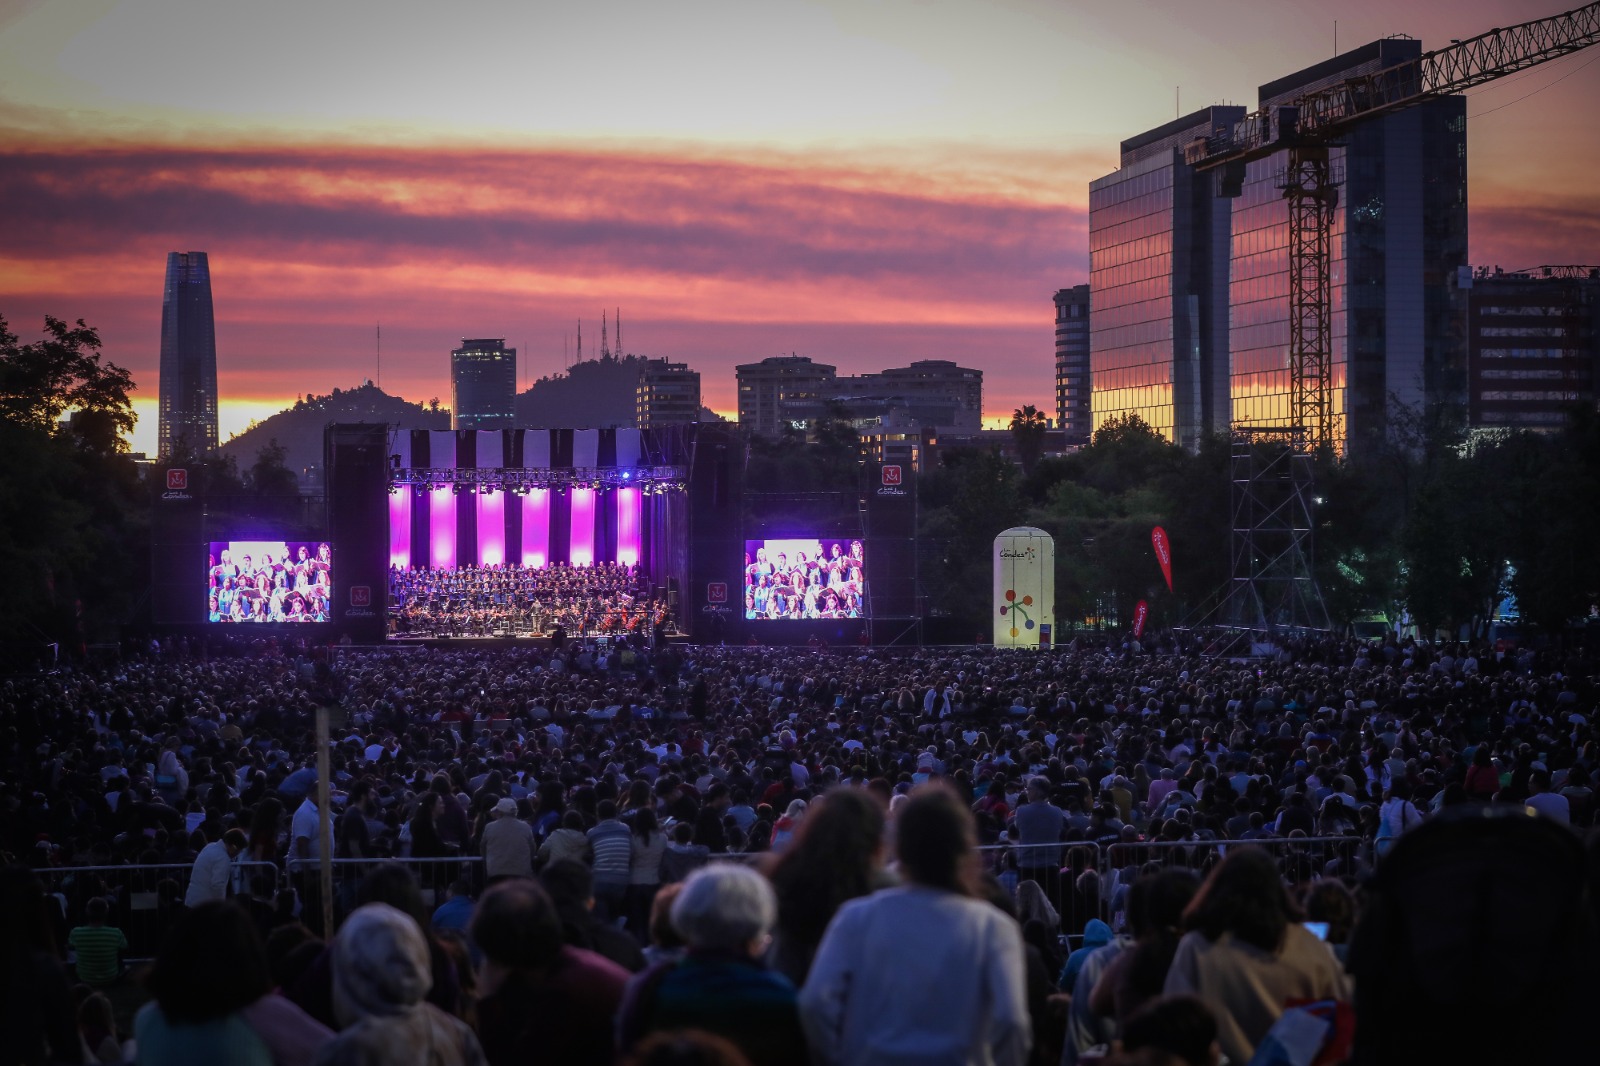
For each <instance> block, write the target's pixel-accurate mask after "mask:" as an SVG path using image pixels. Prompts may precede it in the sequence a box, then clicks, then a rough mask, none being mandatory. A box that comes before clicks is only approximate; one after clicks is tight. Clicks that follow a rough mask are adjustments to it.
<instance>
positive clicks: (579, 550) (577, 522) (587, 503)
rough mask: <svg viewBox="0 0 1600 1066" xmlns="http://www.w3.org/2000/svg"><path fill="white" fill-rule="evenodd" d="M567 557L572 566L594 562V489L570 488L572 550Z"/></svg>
mask: <svg viewBox="0 0 1600 1066" xmlns="http://www.w3.org/2000/svg"><path fill="white" fill-rule="evenodd" d="M569 558H570V559H571V561H572V565H573V566H588V565H590V564H591V563H593V562H594V489H573V490H572V550H571V552H570V554H569Z"/></svg>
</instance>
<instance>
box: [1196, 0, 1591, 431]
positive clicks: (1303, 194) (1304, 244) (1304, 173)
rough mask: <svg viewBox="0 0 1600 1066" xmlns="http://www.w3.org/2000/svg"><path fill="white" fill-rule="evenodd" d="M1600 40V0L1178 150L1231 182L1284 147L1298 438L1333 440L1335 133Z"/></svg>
mask: <svg viewBox="0 0 1600 1066" xmlns="http://www.w3.org/2000/svg"><path fill="white" fill-rule="evenodd" d="M1597 42H1600V2H1597V3H1592V4H1588V5H1586V6H1584V7H1579V8H1574V9H1573V10H1571V11H1568V12H1565V13H1564V14H1560V15H1552V16H1551V17H1549V18H1543V19H1537V20H1535V21H1533V22H1524V23H1522V24H1521V25H1518V26H1512V27H1509V28H1507V29H1494V30H1490V31H1489V32H1488V33H1484V34H1480V35H1478V36H1477V37H1474V38H1472V39H1471V40H1467V41H1453V42H1451V44H1450V45H1449V47H1447V48H1440V49H1438V50H1437V51H1433V52H1427V53H1424V54H1423V55H1421V56H1418V57H1417V58H1415V59H1410V60H1407V61H1406V62H1404V63H1399V64H1397V65H1395V66H1392V67H1388V68H1385V69H1383V70H1378V71H1375V72H1373V73H1371V74H1364V75H1360V76H1358V77H1353V78H1348V79H1346V80H1344V81H1342V82H1339V83H1338V84H1335V85H1330V86H1328V87H1326V88H1321V89H1316V90H1314V91H1311V92H1308V93H1305V94H1303V95H1301V96H1298V97H1296V98H1295V99H1294V100H1293V101H1292V102H1291V103H1289V104H1286V105H1282V106H1274V107H1269V108H1262V109H1261V110H1258V111H1255V112H1252V113H1251V114H1249V115H1246V116H1245V117H1244V118H1243V119H1242V120H1241V121H1239V122H1238V123H1236V124H1234V125H1233V127H1232V128H1231V129H1227V130H1224V131H1222V132H1220V133H1217V134H1214V135H1213V136H1210V137H1202V138H1199V139H1197V140H1195V141H1193V142H1192V143H1190V144H1189V145H1188V146H1187V147H1186V148H1185V149H1184V159H1185V161H1186V162H1187V163H1188V164H1189V165H1190V166H1192V167H1194V168H1195V169H1196V170H1219V171H1221V173H1222V184H1223V186H1224V187H1228V186H1232V187H1235V188H1236V187H1237V186H1238V184H1239V183H1240V182H1241V181H1242V180H1243V177H1244V168H1245V165H1246V164H1247V163H1250V162H1252V161H1254V160H1257V159H1265V158H1267V157H1268V156H1271V155H1273V154H1275V153H1277V152H1279V151H1284V150H1287V152H1288V166H1287V168H1286V171H1285V173H1284V177H1283V181H1282V187H1283V190H1284V198H1285V199H1287V200H1288V201H1289V380H1290V390H1289V391H1290V396H1291V400H1290V425H1289V427H1287V428H1288V429H1289V430H1290V431H1291V432H1292V433H1293V435H1294V436H1295V438H1296V442H1297V445H1298V447H1300V448H1303V449H1306V450H1310V451H1315V450H1316V449H1318V448H1320V447H1322V446H1324V445H1328V446H1332V445H1335V444H1336V442H1337V440H1338V436H1339V435H1338V427H1337V425H1336V421H1335V415H1334V410H1333V331H1332V313H1331V306H1330V305H1331V299H1332V297H1331V291H1330V290H1331V287H1332V286H1331V280H1330V279H1331V276H1332V261H1331V251H1332V243H1333V216H1334V209H1335V208H1336V207H1337V205H1338V188H1337V181H1336V179H1335V176H1334V175H1333V173H1332V171H1331V169H1330V167H1329V162H1328V154H1329V150H1330V149H1331V148H1333V147H1335V142H1337V141H1338V139H1339V138H1340V137H1341V136H1343V135H1345V134H1347V133H1349V132H1350V130H1351V129H1352V128H1354V127H1355V126H1357V125H1359V124H1361V123H1363V122H1366V121H1367V120H1369V119H1373V118H1378V117H1380V116H1382V115H1388V114H1392V113H1394V112H1396V111H1400V110H1402V109H1404V108H1408V107H1413V106H1415V105H1417V104H1420V103H1423V102H1425V101H1427V100H1432V99H1436V98H1438V97H1441V96H1451V95H1454V94H1456V93H1460V92H1462V91H1464V90H1466V89H1470V88H1472V87H1473V86H1474V85H1481V84H1483V83H1484V82H1487V81H1493V80H1494V79H1496V78H1503V77H1505V76H1506V75H1508V74H1515V73H1516V72H1518V71H1521V70H1526V69H1528V68H1529V67H1533V66H1537V65H1538V64H1540V63H1545V62H1548V61H1550V60H1552V59H1559V58H1560V57H1562V56H1565V55H1570V54H1571V53H1573V52H1576V51H1578V50H1580V49H1583V48H1587V47H1589V46H1590V45H1592V44H1595V43H1597Z"/></svg>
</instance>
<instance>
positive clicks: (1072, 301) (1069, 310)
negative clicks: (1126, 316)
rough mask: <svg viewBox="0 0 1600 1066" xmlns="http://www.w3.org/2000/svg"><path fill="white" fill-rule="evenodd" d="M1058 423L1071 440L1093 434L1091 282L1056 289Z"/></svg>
mask: <svg viewBox="0 0 1600 1066" xmlns="http://www.w3.org/2000/svg"><path fill="white" fill-rule="evenodd" d="M1056 425H1057V426H1059V427H1060V428H1061V430H1062V432H1063V433H1064V434H1065V436H1066V441H1067V443H1068V444H1088V443H1089V438H1090V437H1091V436H1093V435H1094V432H1093V422H1092V421H1091V419H1090V412H1089V286H1087V285H1074V286H1073V287H1072V288H1070V289H1057V290H1056Z"/></svg>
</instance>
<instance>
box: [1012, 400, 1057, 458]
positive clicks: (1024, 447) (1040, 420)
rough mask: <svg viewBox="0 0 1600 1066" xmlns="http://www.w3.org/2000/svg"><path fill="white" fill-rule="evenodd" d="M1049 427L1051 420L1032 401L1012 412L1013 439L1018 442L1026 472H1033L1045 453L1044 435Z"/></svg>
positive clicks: (1018, 451)
mask: <svg viewBox="0 0 1600 1066" xmlns="http://www.w3.org/2000/svg"><path fill="white" fill-rule="evenodd" d="M1049 428H1050V423H1049V420H1048V419H1046V418H1045V416H1044V415H1043V413H1041V412H1040V411H1039V410H1038V409H1037V408H1035V407H1034V406H1033V404H1031V403H1030V404H1028V405H1027V406H1026V407H1019V408H1017V409H1016V410H1015V411H1013V412H1012V414H1011V439H1012V440H1014V441H1015V442H1016V445H1017V456H1018V458H1020V459H1021V460H1022V472H1023V473H1024V474H1031V473H1033V468H1034V466H1035V465H1037V464H1038V462H1039V459H1040V457H1041V456H1043V455H1044V435H1045V432H1046V431H1047V430H1048V429H1049Z"/></svg>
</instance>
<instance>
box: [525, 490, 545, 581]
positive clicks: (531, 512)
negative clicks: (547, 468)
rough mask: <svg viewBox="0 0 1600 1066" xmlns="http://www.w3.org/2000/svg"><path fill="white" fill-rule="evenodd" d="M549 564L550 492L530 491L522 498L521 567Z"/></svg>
mask: <svg viewBox="0 0 1600 1066" xmlns="http://www.w3.org/2000/svg"><path fill="white" fill-rule="evenodd" d="M549 562H550V490H549V489H530V490H529V491H528V494H527V495H526V496H524V497H522V565H523V566H544V565H546V564H547V563H549Z"/></svg>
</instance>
